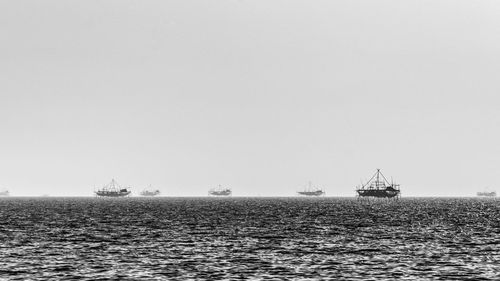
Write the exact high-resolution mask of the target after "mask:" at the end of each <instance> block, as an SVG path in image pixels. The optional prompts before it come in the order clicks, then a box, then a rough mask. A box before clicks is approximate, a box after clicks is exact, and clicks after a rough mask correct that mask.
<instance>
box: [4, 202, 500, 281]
mask: <svg viewBox="0 0 500 281" xmlns="http://www.w3.org/2000/svg"><path fill="white" fill-rule="evenodd" d="M0 247H1V252H0V279H8V280H57V279H62V280H137V279H144V280H187V279H198V280H199V279H206V280H220V279H226V280H245V279H252V280H256V279H257V280H259V279H260V280H280V279H281V280H284V279H300V280H317V279H332V280H360V279H361V280H425V279H432V280H500V201H497V200H479V199H403V200H401V201H398V202H390V203H388V202H375V203H366V202H365V203H360V202H357V201H356V200H354V199H333V198H315V199H307V198H305V199H299V198H223V199H222V198H125V199H117V200H103V199H98V198H4V199H1V200H0Z"/></svg>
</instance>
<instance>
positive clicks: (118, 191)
mask: <svg viewBox="0 0 500 281" xmlns="http://www.w3.org/2000/svg"><path fill="white" fill-rule="evenodd" d="M130 193H131V192H130V191H129V190H128V189H127V188H124V187H121V186H120V185H119V184H118V183H117V182H116V181H115V180H114V179H112V180H111V182H110V183H109V184H107V185H105V186H103V187H102V188H101V189H99V190H97V191H96V192H95V194H96V195H97V196H101V197H125V196H128V195H130Z"/></svg>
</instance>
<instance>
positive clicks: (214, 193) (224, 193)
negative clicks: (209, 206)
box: [208, 185, 233, 196]
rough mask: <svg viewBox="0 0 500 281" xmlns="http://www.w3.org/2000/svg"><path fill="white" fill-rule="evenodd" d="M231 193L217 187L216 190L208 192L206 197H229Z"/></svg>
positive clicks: (228, 189)
mask: <svg viewBox="0 0 500 281" xmlns="http://www.w3.org/2000/svg"><path fill="white" fill-rule="evenodd" d="M232 193H233V192H232V191H231V189H230V188H223V187H222V186H220V185H219V187H217V188H212V189H210V190H209V191H208V195H212V196H230V195H231V194H232Z"/></svg>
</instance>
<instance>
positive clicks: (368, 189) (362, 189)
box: [356, 169, 401, 198]
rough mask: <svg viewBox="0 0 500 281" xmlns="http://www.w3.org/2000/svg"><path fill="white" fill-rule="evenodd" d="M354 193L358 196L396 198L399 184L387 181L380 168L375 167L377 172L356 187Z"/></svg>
mask: <svg viewBox="0 0 500 281" xmlns="http://www.w3.org/2000/svg"><path fill="white" fill-rule="evenodd" d="M356 193H357V194H358V197H374V198H398V197H399V196H400V194H401V191H400V189H399V184H394V183H392V182H391V183H389V181H388V180H387V179H386V178H385V177H384V175H383V174H382V173H381V172H380V169H377V172H376V173H375V174H374V175H373V177H372V178H371V179H370V180H369V181H368V182H367V183H365V184H362V185H361V186H358V187H357V188H356Z"/></svg>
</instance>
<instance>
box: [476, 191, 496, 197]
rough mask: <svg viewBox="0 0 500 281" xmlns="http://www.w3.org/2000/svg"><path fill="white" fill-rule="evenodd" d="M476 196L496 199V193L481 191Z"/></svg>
mask: <svg viewBox="0 0 500 281" xmlns="http://www.w3.org/2000/svg"><path fill="white" fill-rule="evenodd" d="M477 196H479V197H496V196H497V193H496V192H495V191H482V192H478V193H477Z"/></svg>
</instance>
